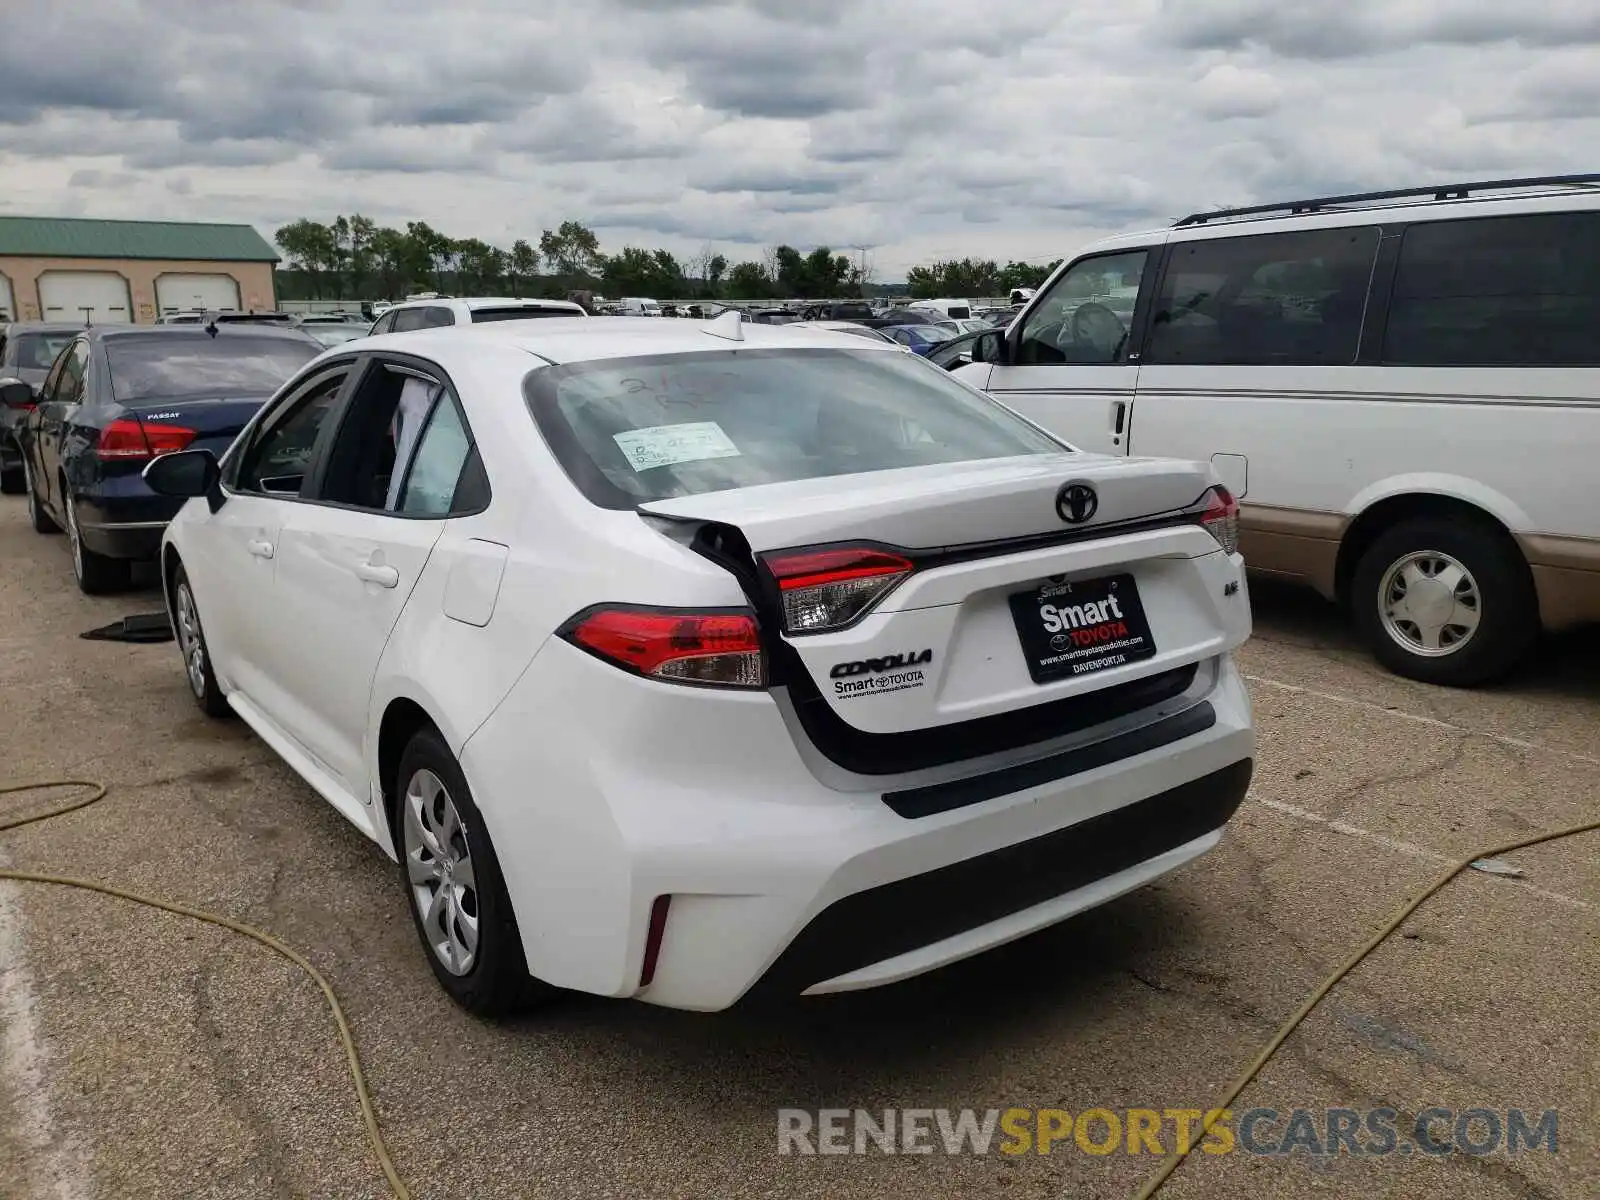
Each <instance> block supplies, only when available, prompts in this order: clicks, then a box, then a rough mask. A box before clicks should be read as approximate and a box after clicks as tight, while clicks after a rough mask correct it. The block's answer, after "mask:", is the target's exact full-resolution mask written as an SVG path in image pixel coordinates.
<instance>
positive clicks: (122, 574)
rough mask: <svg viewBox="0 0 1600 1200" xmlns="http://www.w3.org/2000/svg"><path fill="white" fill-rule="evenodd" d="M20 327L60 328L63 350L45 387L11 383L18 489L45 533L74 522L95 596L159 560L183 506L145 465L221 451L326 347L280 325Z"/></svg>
mask: <svg viewBox="0 0 1600 1200" xmlns="http://www.w3.org/2000/svg"><path fill="white" fill-rule="evenodd" d="M17 328H18V327H16V326H12V327H10V328H9V330H8V337H7V341H8V347H9V345H10V344H11V343H12V342H13V341H15V342H17V343H18V344H20V343H22V342H23V340H24V339H25V338H27V337H30V336H37V337H39V338H41V339H44V343H43V344H49V339H51V338H54V339H55V340H56V342H57V343H58V344H59V350H58V352H57V354H56V356H55V358H54V360H53V362H52V363H51V364H50V366H49V368H48V370H47V371H46V372H45V374H44V377H43V379H42V380H40V381H39V382H38V383H37V384H34V383H32V382H29V380H28V379H27V378H26V377H18V376H8V377H7V378H6V379H4V381H0V412H4V413H5V414H6V415H5V420H6V426H5V428H6V431H7V434H8V437H7V442H8V444H9V445H10V446H12V447H13V449H14V452H15V454H16V459H17V466H16V467H15V468H14V469H13V471H12V472H8V486H7V491H21V492H24V493H26V495H27V498H28V517H29V521H30V523H31V525H32V526H33V528H34V530H36V531H37V532H39V533H55V532H59V531H61V530H65V531H66V533H67V534H68V538H69V541H70V545H71V549H72V568H73V574H74V576H75V577H76V578H77V581H78V585H79V587H81V588H82V589H83V591H85V592H88V593H91V594H99V593H104V592H112V591H117V590H120V589H123V588H126V587H127V586H128V585H129V582H130V577H131V576H130V571H131V565H132V564H133V563H134V562H136V561H139V560H149V559H153V558H154V557H155V556H156V551H157V549H158V547H159V546H160V543H161V535H162V532H163V530H164V529H165V528H166V524H167V522H168V521H169V520H170V519H171V517H172V515H173V514H174V513H175V512H176V511H177V509H178V505H177V504H176V503H174V502H173V501H172V500H170V499H169V498H167V497H164V496H160V495H157V494H156V493H154V492H152V491H151V490H150V488H149V487H147V486H146V484H145V482H144V480H143V478H142V475H141V472H142V470H143V468H144V467H145V465H146V464H148V463H149V462H150V461H151V460H152V459H154V458H157V457H159V456H160V455H163V454H168V453H171V452H174V451H178V450H184V449H188V448H190V447H198V448H204V449H208V450H211V451H214V452H216V453H219V454H220V453H221V452H222V451H224V450H226V449H227V447H228V445H229V443H230V442H231V441H232V440H233V438H234V437H235V436H237V434H238V433H239V431H240V430H241V429H243V428H244V426H245V424H246V423H247V422H248V421H249V420H250V418H251V417H253V416H254V415H255V413H256V411H257V410H258V409H259V408H260V407H261V404H262V402H263V401H264V400H265V399H266V398H267V397H268V396H270V395H271V394H272V393H273V392H274V391H275V390H276V389H277V387H278V386H279V385H280V384H282V382H283V381H284V380H285V379H287V378H288V377H289V376H290V375H292V374H293V373H294V372H295V371H296V370H297V369H298V368H300V367H301V366H303V365H304V364H305V363H306V362H308V361H310V360H311V359H313V358H315V357H316V356H317V355H318V354H319V353H320V352H321V351H322V346H321V344H320V343H318V342H317V341H315V340H314V339H312V338H310V337H308V336H307V335H305V334H303V333H300V332H298V331H296V330H293V329H290V328H288V327H287V326H283V325H275V324H259V323H223V324H212V325H207V326H199V325H190V324H182V325H166V326H159V325H158V326H134V325H121V326H117V325H108V326H96V327H94V328H89V329H83V328H74V329H71V330H70V331H61V332H57V333H54V334H49V335H46V334H34V333H33V332H32V331H23V332H11V331H14V330H16V329H17ZM8 353H9V349H8ZM32 372H33V373H36V372H37V367H36V366H35V367H33V368H32ZM18 475H20V478H18ZM13 485H17V486H13Z"/></svg>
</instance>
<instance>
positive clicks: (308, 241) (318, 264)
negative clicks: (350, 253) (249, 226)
mask: <svg viewBox="0 0 1600 1200" xmlns="http://www.w3.org/2000/svg"><path fill="white" fill-rule="evenodd" d="M272 237H273V240H274V241H275V242H277V243H278V245H279V246H280V247H281V248H282V250H283V252H284V254H285V255H287V256H288V258H289V262H290V265H291V266H293V267H294V268H295V269H297V270H300V271H304V272H305V275H306V280H307V282H308V283H310V285H311V291H312V293H313V295H314V297H315V298H316V299H318V300H320V299H322V287H323V282H324V276H325V274H326V272H327V269H328V264H329V262H330V261H331V260H333V259H334V257H335V253H336V251H335V247H334V240H333V230H331V229H330V228H329V227H328V226H326V225H324V224H322V223H321V222H320V221H313V220H311V219H310V218H308V217H301V218H300V219H299V220H298V221H291V222H290V223H289V224H287V225H285V226H284V227H283V228H282V229H280V230H278V232H277V233H275V234H273V235H272Z"/></svg>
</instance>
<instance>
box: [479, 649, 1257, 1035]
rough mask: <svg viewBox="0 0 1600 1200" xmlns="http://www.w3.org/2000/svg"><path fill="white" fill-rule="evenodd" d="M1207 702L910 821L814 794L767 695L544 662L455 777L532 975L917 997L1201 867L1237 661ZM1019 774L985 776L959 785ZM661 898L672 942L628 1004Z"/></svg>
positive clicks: (1251, 742) (832, 787)
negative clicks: (952, 971) (913, 980)
mask: <svg viewBox="0 0 1600 1200" xmlns="http://www.w3.org/2000/svg"><path fill="white" fill-rule="evenodd" d="M1204 680H1205V681H1206V685H1207V689H1206V691H1205V694H1204V695H1194V696H1190V697H1186V698H1185V701H1184V703H1185V704H1189V705H1190V706H1191V707H1195V706H1199V705H1208V706H1209V710H1210V716H1209V719H1207V720H1205V721H1197V720H1196V721H1192V724H1191V728H1192V729H1193V732H1187V733H1185V734H1184V735H1183V736H1180V737H1178V738H1177V739H1176V740H1167V741H1161V740H1159V739H1158V740H1157V741H1156V742H1155V743H1153V744H1152V746H1151V748H1143V749H1141V747H1140V744H1139V743H1137V742H1136V741H1135V742H1130V743H1128V744H1127V746H1126V749H1127V751H1128V752H1127V753H1126V754H1124V755H1112V756H1106V755H1102V758H1101V759H1095V758H1092V757H1091V758H1086V759H1082V760H1075V761H1073V762H1071V763H1056V764H1054V765H1051V766H1048V767H1040V768H1039V769H1037V770H1036V771H1035V772H1034V773H1033V774H1032V775H1029V774H1028V773H1027V772H1025V771H1024V772H1020V773H1013V774H1009V775H1006V776H1005V785H1004V786H1005V788H1006V789H1007V790H1005V791H1003V793H1001V794H991V793H992V792H993V789H988V790H987V791H986V790H985V789H984V788H982V787H981V786H980V787H978V789H977V791H976V792H975V793H974V794H973V795H970V796H968V797H966V798H965V799H964V801H963V802H962V803H961V804H959V805H956V806H950V807H942V806H940V805H932V806H928V808H927V809H926V810H922V809H917V810H907V811H917V812H919V813H920V814H921V815H914V816H907V815H902V814H901V812H900V811H897V810H896V809H895V808H894V807H891V802H890V800H889V799H888V798H887V795H886V794H892V793H893V792H894V790H895V788H896V786H897V783H896V781H893V780H881V779H880V780H874V779H870V778H865V777H861V776H854V777H851V778H850V779H847V780H842V781H841V778H840V777H839V776H838V775H837V774H834V775H832V776H830V777H829V779H828V782H827V783H824V782H823V780H822V779H821V778H819V776H818V774H817V773H815V772H814V771H813V769H812V767H811V766H810V765H808V761H807V759H806V758H805V757H803V756H802V754H801V752H800V749H799V747H798V746H797V745H796V741H795V735H794V734H793V733H791V729H790V726H789V725H787V724H786V723H785V721H784V718H783V715H782V712H781V709H780V706H779V705H778V704H777V703H775V702H774V698H773V697H772V696H771V695H769V694H767V693H737V692H720V691H710V690H705V689H689V688H684V687H680V686H674V685H671V684H664V683H657V682H654V681H650V680H644V679H639V678H636V677H633V676H630V675H627V674H625V673H623V672H621V671H618V670H615V669H614V668H611V667H609V666H606V665H604V664H602V663H599V662H597V661H596V660H595V659H593V658H591V657H589V656H588V655H585V654H583V653H582V652H581V651H578V650H576V649H574V648H572V647H571V646H569V645H567V644H566V643H565V642H561V641H559V640H552V641H551V642H549V643H547V644H546V646H545V647H544V648H543V649H542V650H541V651H540V653H539V654H538V655H537V656H536V657H535V659H534V662H533V664H532V665H531V666H530V667H529V669H528V671H527V672H526V673H525V674H524V675H523V677H522V678H521V680H520V681H519V682H518V684H517V685H516V687H514V688H513V689H512V691H511V694H510V695H509V696H508V697H507V698H506V700H505V701H504V703H502V704H501V705H500V707H499V708H498V709H496V711H495V712H494V714H493V715H492V716H491V717H490V718H489V719H488V721H486V722H485V723H484V725H483V726H482V727H481V728H480V729H479V730H478V731H477V732H476V733H475V734H474V735H473V736H472V737H470V738H469V739H468V740H467V742H466V745H465V746H464V747H463V748H462V751H461V760H462V765H463V768H464V770H465V772H466V775H467V778H468V780H469V781H470V783H471V785H472V788H473V792H474V795H475V796H476V798H477V801H478V805H479V807H480V809H481V810H482V811H483V813H484V819H485V821H486V823H487V825H488V827H489V831H490V833H491V835H492V837H493V839H494V842H495V846H496V850H497V855H498V858H499V861H500V864H501V867H502V869H503V871H504V873H505V876H506V880H507V886H508V890H509V892H510V895H511V900H512V906H513V909H514V911H515V913H516V916H517V921H518V925H519V928H520V930H521V934H522V940H523V946H524V950H525V953H526V956H527V960H528V964H529V969H530V970H531V971H532V972H533V973H534V974H535V975H537V976H539V977H540V978H542V979H544V980H545V981H547V982H549V983H552V984H555V985H557V986H561V987H570V988H575V989H578V990H583V991H589V992H595V993H599V994H603V995H613V996H635V997H637V998H639V999H642V1000H645V1001H648V1002H651V1003H656V1004H662V1005H668V1006H671V1007H678V1008H690V1009H701V1010H717V1009H723V1008H727V1007H729V1006H731V1005H733V1004H734V1003H736V1002H737V1001H739V1000H740V999H741V998H742V997H744V996H746V995H747V994H752V995H753V994H766V993H780V994H795V993H801V992H809V993H818V992H831V991H844V990H850V989H855V988H861V987H872V986H876V985H878V984H883V983H890V982H894V981H895V980H899V979H904V978H908V977H910V976H912V975H916V974H919V973H921V972H923V971H927V970H931V969H933V968H936V967H938V966H941V965H944V964H945V963H949V962H953V961H956V960H958V959H961V958H966V957H968V956H970V955H972V954H976V953H979V952H981V951H983V950H985V949H988V948H990V947H992V946H997V945H1000V944H1002V943H1004V942H1008V941H1011V940H1013V939H1015V938H1018V937H1021V936H1024V935H1025V934H1027V933H1030V932H1033V931H1034V930H1036V929H1040V928H1043V927H1045V926H1047V925H1050V924H1052V923H1054V922H1056V921H1060V920H1062V919H1064V918H1066V917H1068V916H1071V915H1072V914H1074V913H1077V912H1081V911H1083V910H1085V909H1088V908H1092V907H1094V906H1095V905H1098V904H1102V903H1105V902H1106V901H1107V900H1110V899H1112V898H1114V897H1115V896H1117V895H1120V894H1122V893H1123V892H1126V891H1129V890H1132V889H1134V888H1137V887H1140V886H1143V885H1144V884H1146V883H1148V882H1150V881H1151V880H1152V879H1155V878H1157V877H1158V876H1160V875H1162V874H1164V873H1165V872H1167V871H1170V870H1172V869H1173V868H1175V867H1177V866H1179V865H1180V864H1182V863H1184V862H1186V861H1188V860H1190V859H1192V858H1194V857H1196V856H1198V855H1200V854H1203V853H1204V852H1205V851H1206V850H1208V849H1210V848H1211V847H1212V846H1213V845H1215V844H1216V842H1217V841H1218V839H1219V837H1220V830H1221V827H1222V826H1223V825H1224V824H1225V823H1226V822H1227V820H1228V819H1229V818H1230V817H1231V816H1232V815H1233V812H1234V810H1235V809H1236V808H1237V807H1238V805H1239V803H1240V801H1241V800H1242V799H1243V797H1244V794H1245V791H1246V789H1247V787H1248V784H1249V777H1250V770H1251V762H1252V759H1253V757H1254V753H1255V737H1254V728H1253V724H1252V719H1251V713H1250V702H1249V697H1248V695H1247V693H1246V690H1245V687H1244V685H1243V682H1242V681H1241V680H1240V678H1239V675H1238V672H1237V671H1236V669H1235V668H1234V666H1233V664H1232V661H1231V659H1230V658H1228V657H1226V656H1223V657H1220V658H1219V659H1217V660H1214V662H1213V664H1211V665H1209V666H1208V669H1207V672H1206V674H1205V675H1204ZM1168 715H1170V714H1168ZM1128 723H1129V722H1128V719H1126V718H1125V719H1123V720H1120V721H1118V722H1114V723H1112V725H1113V726H1114V728H1108V729H1107V730H1105V735H1106V736H1105V737H1104V739H1102V740H1103V741H1110V740H1112V738H1113V736H1114V735H1120V734H1122V733H1125V732H1126V729H1127V726H1128ZM1152 723H1154V718H1152ZM1085 732H1086V735H1087V737H1086V739H1085V741H1084V747H1080V748H1088V749H1092V748H1093V744H1094V740H1095V738H1096V737H1097V736H1098V735H1097V733H1096V731H1093V730H1091V731H1085ZM1024 757H1025V754H1024ZM1064 757H1065V756H1062V755H1038V756H1037V757H1036V758H1035V759H1034V760H1032V761H1033V762H1039V761H1041V760H1044V759H1053V758H1064ZM813 758H814V756H813ZM1106 758H1109V761H1105V760H1104V759H1106ZM1026 765H1027V764H1025V763H1017V762H1013V763H1012V764H1011V766H1010V767H1008V768H1002V769H1000V770H998V771H997V770H996V768H995V767H994V766H993V764H988V763H986V765H985V769H983V770H982V771H980V772H974V774H973V775H972V776H971V777H970V778H969V780H968V782H969V783H974V784H976V783H977V781H979V780H982V779H983V778H985V777H988V776H992V775H994V774H997V773H1001V774H1003V773H1004V771H1006V770H1010V769H1011V768H1014V767H1017V766H1026ZM910 782H911V783H912V784H917V783H919V782H920V779H913V780H911V781H910ZM946 782H948V781H946ZM902 790H905V789H902ZM911 790H916V789H915V788H914V787H913V788H912V789H911ZM660 896H669V897H671V900H670V903H669V906H668V912H667V918H666V922H665V927H664V928H665V932H664V935H663V936H662V938H661V941H660V946H659V956H658V959H657V963H656V966H655V971H654V976H653V979H652V980H651V981H650V983H649V984H648V986H643V987H641V985H640V979H641V973H642V971H643V967H644V962H645V952H646V944H647V941H648V937H649V927H650V912H651V909H652V906H653V905H654V902H655V900H656V898H657V897H660Z"/></svg>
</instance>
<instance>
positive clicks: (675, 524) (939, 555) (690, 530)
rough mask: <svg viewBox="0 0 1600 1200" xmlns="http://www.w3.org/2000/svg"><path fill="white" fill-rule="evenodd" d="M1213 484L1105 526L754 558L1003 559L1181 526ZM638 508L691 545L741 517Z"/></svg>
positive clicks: (861, 541) (845, 543)
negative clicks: (830, 554)
mask: <svg viewBox="0 0 1600 1200" xmlns="http://www.w3.org/2000/svg"><path fill="white" fill-rule="evenodd" d="M1214 486H1215V485H1209V486H1207V487H1206V488H1205V490H1204V491H1202V492H1201V493H1200V495H1199V496H1198V497H1197V498H1196V499H1194V500H1193V501H1191V502H1190V503H1189V504H1186V505H1184V506H1183V507H1181V508H1173V509H1168V510H1166V511H1165V512H1160V513H1154V514H1150V515H1147V516H1142V517H1133V518H1129V519H1127V520H1123V521H1108V522H1106V523H1105V524H1103V525H1080V526H1074V527H1072V528H1066V529H1058V530H1052V531H1049V532H1047V533H1030V534H1025V535H1023V536H1021V537H1012V538H996V539H993V540H989V541H982V542H964V543H958V544H954V545H948V546H922V547H911V546H897V545H894V544H892V543H890V542H881V541H876V540H874V539H872V538H848V537H847V538H839V539H836V540H833V541H827V542H816V543H811V544H807V545H799V546H785V547H783V548H782V549H781V550H764V551H760V552H754V553H753V557H754V558H755V559H756V560H757V561H760V560H763V559H766V558H769V557H771V556H772V555H774V554H802V553H805V552H807V551H811V550H831V549H838V548H847V547H860V548H861V549H863V550H879V551H882V552H884V553H886V554H898V555H901V556H903V557H905V558H908V559H910V560H911V562H912V564H913V565H914V566H915V567H916V569H918V570H923V569H926V568H928V567H934V566H943V565H945V564H948V563H957V562H971V561H974V560H976V559H982V558H999V557H1000V556H1001V555H1005V554H1017V553H1021V552H1023V551H1027V550H1043V549H1047V548H1049V547H1052V546H1066V545H1071V544H1073V543H1075V542H1092V541H1095V540H1097V539H1099V538H1102V537H1108V536H1114V535H1119V534H1125V533H1143V532H1144V531H1146V530H1149V529H1165V528H1167V527H1169V526H1172V525H1182V524H1185V523H1187V522H1189V521H1192V520H1193V519H1194V518H1195V516H1196V515H1197V514H1199V513H1201V512H1203V511H1205V505H1206V498H1207V497H1208V496H1209V495H1210V494H1211V491H1212V488H1213V487H1214ZM634 511H635V512H636V513H638V515H639V518H640V519H641V520H643V521H644V522H645V523H646V524H647V525H651V526H654V527H655V528H657V529H659V530H661V532H662V533H663V534H666V535H667V536H674V535H673V534H672V533H670V532H669V530H672V529H681V530H682V531H683V532H684V535H685V536H684V537H683V538H682V539H678V538H675V539H674V540H683V541H685V542H686V543H688V544H692V543H693V541H694V535H695V531H696V530H699V529H701V528H703V527H708V526H720V527H723V528H729V529H737V528H738V524H737V522H733V521H724V520H718V519H715V518H711V517H690V516H677V515H674V514H671V513H662V512H654V511H652V510H650V509H649V508H647V507H646V506H645V505H639V506H638V507H637V508H635V510H634Z"/></svg>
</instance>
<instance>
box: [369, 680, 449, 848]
mask: <svg viewBox="0 0 1600 1200" xmlns="http://www.w3.org/2000/svg"><path fill="white" fill-rule="evenodd" d="M422 729H432V730H435V731H436V732H437V731H439V727H438V725H436V724H435V723H434V720H433V718H432V717H430V716H429V715H428V713H427V710H426V709H424V708H423V707H422V705H420V704H418V703H417V702H416V701H415V700H407V699H406V698H405V697H403V696H402V697H400V698H398V699H396V700H392V701H390V703H389V707H388V708H386V709H384V710H383V721H382V722H381V723H380V724H379V726H378V786H379V787H380V788H381V789H382V790H383V811H384V816H385V818H386V819H387V820H388V822H389V840H390V841H391V842H392V843H393V844H394V852H395V853H396V854H397V855H398V854H401V853H403V851H402V849H401V846H400V838H399V831H398V829H397V828H396V826H397V824H398V817H399V814H400V780H399V778H398V776H399V774H400V756H401V755H402V754H404V753H405V750H406V746H407V745H408V744H409V743H410V741H411V739H412V738H413V737H414V736H415V735H416V733H417V732H418V730H422Z"/></svg>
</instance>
